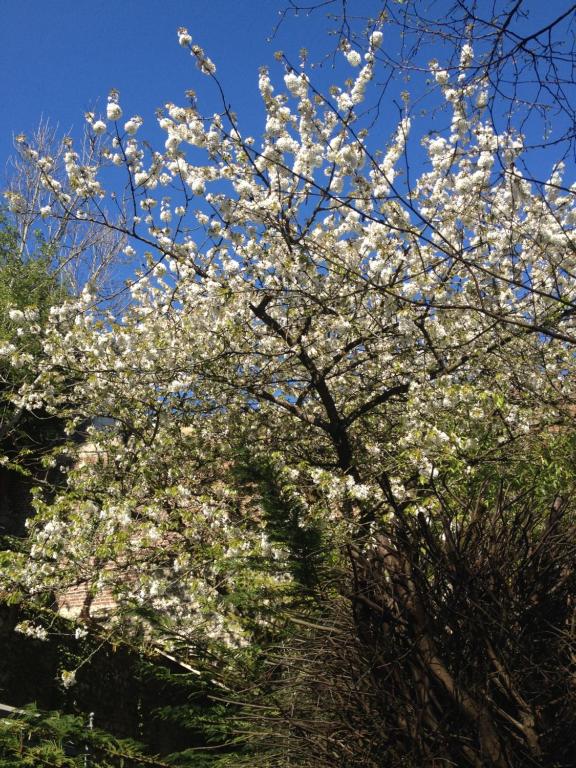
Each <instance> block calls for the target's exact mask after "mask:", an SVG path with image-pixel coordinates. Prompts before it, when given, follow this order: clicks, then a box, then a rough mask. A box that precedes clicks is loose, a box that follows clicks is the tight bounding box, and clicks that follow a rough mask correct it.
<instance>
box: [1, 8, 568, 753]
mask: <svg viewBox="0 0 576 768" xmlns="http://www.w3.org/2000/svg"><path fill="white" fill-rule="evenodd" d="M392 5H393V4H392ZM392 5H391V4H388V6H390V8H391V7H392ZM396 5H401V4H400V3H397V4H396ZM408 6H409V9H411V11H414V8H415V6H414V5H413V4H412V3H409V4H408ZM506 7H507V8H508V6H506ZM519 7H520V3H517V4H516V8H515V9H512V7H510V8H509V9H508V12H509V14H510V16H509V19H508V17H506V16H504V17H499V18H501V19H502V18H503V21H501V22H499V24H500V26H498V27H497V31H498V32H499V34H500V37H501V40H500V42H498V41H496V43H495V44H494V47H493V48H491V47H490V46H486V40H485V39H484V38H482V36H481V35H480V34H478V36H477V37H475V34H474V33H475V30H477V29H478V27H477V26H476V27H474V26H473V25H472V26H470V27H469V29H468V34H467V37H465V39H463V40H462V41H459V42H458V51H457V59H455V58H454V54H455V51H454V50H453V49H452V50H451V54H452V55H451V58H450V59H449V60H448V61H446V62H442V61H439V60H438V59H435V60H433V61H432V62H431V63H430V65H429V78H430V86H429V87H430V90H429V94H428V95H429V97H430V98H431V99H435V104H434V110H433V111H432V112H430V113H429V115H430V114H437V115H440V116H441V119H439V120H436V121H435V122H433V123H432V130H430V123H429V122H426V121H425V119H424V118H422V117H420V118H419V117H418V116H417V115H412V114H410V108H409V102H408V99H406V101H405V105H404V108H403V111H402V114H401V115H400V117H399V119H398V121H397V122H396V124H395V125H391V124H389V123H387V124H386V130H387V135H386V138H385V139H384V140H383V139H382V135H383V134H382V123H381V122H377V121H375V118H374V104H375V103H378V100H379V99H381V98H385V94H384V96H382V92H381V87H380V85H379V80H378V77H379V74H378V73H379V67H380V66H381V65H382V61H381V59H382V54H381V51H382V50H383V47H384V48H385V45H386V31H387V24H388V23H389V20H388V19H387V18H386V14H384V13H383V14H381V16H380V18H379V19H377V20H373V21H369V22H368V26H367V27H363V30H362V34H363V35H364V36H363V38H362V41H361V44H360V43H359V42H358V41H359V40H360V37H358V36H357V37H355V36H354V35H344V34H343V35H342V36H341V38H340V40H339V50H338V51H337V52H336V55H338V56H340V57H341V59H342V63H343V65H344V66H345V67H346V68H347V74H346V77H345V78H344V80H343V81H342V82H340V83H338V84H334V85H333V86H332V87H331V88H329V89H328V90H320V89H319V88H318V87H317V86H316V85H315V82H314V77H313V75H312V74H309V70H308V69H307V68H306V66H305V59H304V58H303V61H302V63H301V65H298V66H296V65H293V64H291V63H289V62H288V60H287V59H286V57H284V56H283V55H282V54H279V55H278V56H277V59H278V61H277V63H276V65H275V67H274V68H271V69H270V70H268V69H266V68H263V69H262V70H261V72H260V77H259V88H260V93H261V97H262V102H263V106H264V109H265V115H266V117H265V125H264V127H263V132H262V136H261V137H260V138H258V139H255V138H253V137H251V136H247V135H245V134H244V133H243V130H242V124H241V119H240V118H239V117H237V115H236V114H235V113H234V112H233V111H232V109H231V107H230V106H229V103H228V101H227V98H226V97H225V96H224V91H223V88H222V85H221V84H220V82H219V80H218V76H217V72H216V66H215V64H214V63H213V62H212V61H211V59H210V58H209V56H208V54H207V53H206V52H205V51H204V50H203V49H202V48H201V47H200V45H198V44H197V43H196V42H195V40H194V39H193V38H192V35H191V34H190V33H189V32H188V30H186V29H185V28H181V29H180V30H179V31H178V42H179V43H180V45H181V46H182V47H183V48H184V49H185V51H188V52H189V53H190V54H191V55H192V57H193V59H194V60H195V62H196V64H197V66H198V68H199V70H200V73H201V74H202V75H203V76H205V77H207V78H209V79H211V80H212V81H213V84H214V87H215V89H216V91H217V92H218V93H221V94H222V104H221V109H220V111H219V112H218V113H217V114H213V115H206V114H204V113H203V112H202V106H201V105H199V104H196V101H195V99H193V98H191V97H190V98H188V99H187V100H186V101H185V102H183V103H182V104H181V105H176V104H172V103H170V104H166V105H165V106H164V107H162V108H161V109H160V110H159V112H158V115H157V119H158V125H159V128H160V129H161V131H162V132H163V133H164V138H165V143H164V147H163V148H161V149H155V148H154V147H153V145H152V144H151V143H150V142H149V141H147V140H146V139H144V138H140V137H141V135H142V134H143V133H144V131H145V127H144V126H145V123H144V124H143V121H142V119H141V118H139V117H128V119H126V116H124V115H123V112H122V106H121V98H120V94H118V92H117V91H111V93H110V94H109V97H108V102H107V107H106V111H105V114H104V115H96V114H93V113H89V114H88V115H87V124H88V127H89V130H90V132H91V133H90V137H91V138H90V152H89V161H87V162H85V161H84V160H83V159H82V157H81V154H80V153H79V152H77V151H76V150H75V149H74V148H73V146H72V144H70V145H69V146H68V147H67V149H66V152H65V154H64V157H63V160H64V165H65V175H64V176H63V177H57V176H56V175H55V174H54V173H53V162H52V160H51V158H50V157H46V156H42V155H40V154H39V153H38V152H37V151H36V150H35V148H34V147H33V146H31V145H29V144H28V143H27V141H26V140H25V139H24V138H22V139H21V142H20V149H21V152H22V153H23V156H25V157H27V158H28V159H29V160H31V161H33V162H34V163H35V165H36V167H37V168H38V174H39V178H40V180H41V185H42V188H43V190H44V192H45V194H46V195H47V196H48V198H49V202H48V203H47V205H46V207H43V214H42V215H45V216H47V217H53V218H54V219H55V220H64V221H66V222H78V223H79V225H81V226H86V225H90V226H91V227H94V228H96V229H98V228H102V229H103V230H105V231H112V232H114V233H115V234H116V235H117V236H119V237H120V238H121V239H122V242H123V248H124V253H125V254H126V255H128V257H133V256H136V255H139V256H141V257H142V260H143V261H144V265H143V266H142V267H141V268H140V269H139V270H137V271H135V272H134V274H131V275H130V276H129V277H128V279H127V281H126V289H125V297H124V298H123V300H122V302H121V303H117V302H116V303H114V304H111V303H110V302H109V301H108V300H107V299H106V297H103V296H102V295H99V293H98V291H97V288H96V286H95V285H94V283H93V282H92V283H88V284H87V285H86V286H85V287H84V289H83V291H82V292H81V293H80V294H79V295H77V296H74V297H70V298H69V299H66V300H64V301H62V302H61V303H59V304H58V305H57V306H54V307H53V308H52V309H51V310H50V312H49V314H48V317H47V319H46V322H45V324H44V325H43V326H42V327H40V326H38V327H37V326H35V325H34V322H33V321H32V319H31V318H28V317H27V316H26V310H20V309H17V308H15V309H13V310H11V313H12V314H11V315H10V317H11V318H12V316H13V320H14V322H16V320H17V321H18V322H21V324H22V327H24V328H25V329H26V332H27V333H30V334H33V335H34V338H35V341H34V344H35V354H34V356H33V362H34V377H33V378H26V380H24V381H22V382H21V386H20V387H19V391H18V393H17V394H15V395H14V396H13V397H12V403H13V407H14V408H17V409H23V410H27V411H30V412H33V411H34V410H36V409H39V408H42V409H43V410H45V412H46V413H48V414H53V415H54V416H57V417H58V418H61V419H65V420H66V421H67V425H68V426H67V428H68V431H69V433H70V434H72V433H73V432H74V430H75V429H77V428H78V427H79V425H86V424H91V426H90V427H88V430H87V433H88V435H89V442H88V443H86V444H84V445H83V446H81V447H78V446H74V445H73V444H70V445H68V446H67V447H66V448H64V449H63V448H62V447H61V446H60V447H59V448H58V453H57V454H55V455H54V459H53V460H54V461H55V462H56V461H59V460H60V459H59V458H58V457H60V456H62V455H65V456H67V457H69V463H70V467H71V468H70V469H69V470H68V471H67V472H66V482H65V483H63V484H62V485H61V486H60V487H59V488H56V489H55V490H54V491H53V492H51V493H50V494H47V495H45V497H44V498H42V497H41V496H38V498H37V502H36V515H35V517H34V519H33V521H32V522H31V525H30V536H29V548H28V550H27V551H26V552H17V553H16V552H14V553H10V554H9V555H7V557H6V558H5V567H4V581H5V583H6V588H7V589H10V590H11V592H12V595H13V597H14V599H20V600H26V601H28V602H29V603H30V602H31V603H36V604H38V605H42V606H44V607H45V606H47V605H50V604H51V605H52V606H53V608H54V610H57V609H58V606H59V605H61V602H62V596H63V595H66V593H67V590H70V589H72V588H74V589H82V590H84V592H83V594H84V600H83V604H82V606H81V608H80V610H79V611H78V614H77V620H78V621H79V622H80V623H81V624H82V625H83V626H84V627H86V629H89V630H93V631H98V632H99V631H102V628H103V627H104V628H105V631H106V632H108V633H110V635H109V636H110V637H113V638H114V639H115V641H123V642H129V643H131V644H139V645H141V646H142V647H147V648H154V649H156V651H157V652H160V653H162V654H165V655H166V654H167V655H168V656H169V657H170V658H171V659H172V660H175V661H176V663H178V664H180V665H181V667H182V668H183V669H186V670H189V671H192V672H198V673H199V674H200V675H208V676H209V679H210V680H211V681H212V684H213V685H214V686H215V687H216V688H218V687H219V686H221V688H220V690H219V691H218V690H216V692H215V693H214V691H213V696H214V697H215V698H216V699H217V698H218V697H219V696H220V697H221V698H223V699H225V700H226V701H227V702H229V703H230V702H233V703H234V706H235V707H236V706H237V707H238V710H234V711H235V713H236V712H239V713H240V714H238V715H237V716H238V718H239V722H238V723H237V724H236V726H235V727H236V728H237V732H239V733H244V735H245V736H246V732H249V733H251V734H252V737H253V739H254V741H255V742H257V743H258V744H259V746H256V747H246V749H249V750H252V751H249V752H248V753H247V754H248V756H247V757H246V759H247V760H248V761H251V762H250V764H259V763H258V762H257V761H258V760H260V761H261V764H262V765H278V766H284V765H286V766H287V765H293V764H294V765H295V764H297V765H299V766H300V765H301V766H307V765H312V764H314V765H317V766H318V765H326V766H328V765H342V766H400V765H419V766H423V765H426V766H434V765H439V764H440V763H439V761H441V760H452V761H456V763H457V764H458V765H463V766H464V765H466V766H482V765H494V766H498V768H506V767H509V766H516V765H529V764H532V765H550V766H552V765H568V762H566V761H567V760H569V755H570V754H571V751H572V750H573V748H574V743H573V737H571V736H570V735H569V731H570V729H571V728H572V726H573V724H574V723H573V719H574V716H573V713H572V714H570V706H571V705H572V704H573V701H574V695H575V691H574V686H573V683H571V682H570V680H571V679H572V678H573V671H574V670H573V665H574V661H573V658H574V657H573V648H574V632H573V618H574V617H573V605H574V602H573V596H574V567H573V555H574V545H573V532H574V522H575V521H574V509H573V503H572V489H573V485H574V473H573V461H574V447H575V446H574V432H573V427H572V420H573V416H572V415H573V408H574V385H573V381H574V365H575V356H574V344H575V342H576V328H575V311H574V307H575V299H576V295H575V294H576V281H575V274H574V269H575V264H576V262H575V259H574V254H575V252H576V245H575V242H574V226H575V223H576V200H575V197H574V190H573V185H572V182H571V179H570V178H569V175H570V173H571V166H570V164H569V163H565V162H563V161H560V160H558V161H555V162H553V163H552V164H550V166H549V167H548V168H547V171H546V177H545V178H546V180H545V181H544V180H542V181H540V180H538V181H537V180H535V179H534V177H532V176H530V175H529V174H528V173H527V171H526V168H527V164H528V161H529V159H530V158H529V155H530V151H531V150H530V147H529V146H528V145H529V144H530V143H531V139H530V140H528V139H527V134H526V132H524V131H523V125H522V123H521V122H516V121H515V120H514V119H512V118H511V119H510V120H509V121H507V122H506V124H504V125H500V123H499V121H498V120H497V119H495V104H496V103H497V102H495V99H497V98H498V96H499V94H498V92H497V91H496V90H495V82H494V80H493V79H491V76H492V74H493V72H494V68H495V67H496V68H498V67H504V63H505V60H507V59H510V58H514V57H515V56H516V54H518V57H519V59H518V60H520V59H521V58H522V57H524V56H525V55H530V54H529V53H527V51H530V50H531V49H530V47H529V43H530V38H529V37H528V38H519V39H518V40H516V42H514V40H515V38H514V35H515V33H514V32H513V31H511V27H510V23H511V21H512V19H513V17H514V14H515V13H516V11H518V9H519ZM390 8H389V9H388V10H390ZM466 9H467V12H468V16H466V19H465V20H467V21H468V23H470V19H471V18H472V17H471V16H470V14H472V10H471V9H470V8H468V5H466ZM566 17H567V16H566V15H563V16H562V17H558V18H560V21H558V20H557V21H556V22H555V23H561V21H562V20H563V19H564V18H566ZM474 18H475V19H476V17H474ZM450 19H451V22H450V23H453V26H452V27H451V29H452V30H453V29H455V28H457V23H458V24H459V23H460V21H461V19H460V18H459V17H458V18H456V17H454V16H452V17H450ZM476 21H477V22H478V24H480V22H479V21H478V19H476ZM424 23H425V20H424ZM486 25H488V22H487V21H482V23H481V25H480V26H481V27H482V28H484V27H486ZM488 26H489V25H488ZM467 28H468V27H467ZM426 29H427V31H429V32H430V31H434V30H435V29H436V27H433V26H430V27H428V28H426ZM358 34H360V33H358ZM438 34H440V33H439V32H438ZM539 34H540V33H539ZM542 34H543V33H542ZM533 39H536V40H539V39H540V37H539V36H536V37H535V38H533ZM447 40H448V41H450V42H452V41H451V38H450V36H448V37H447ZM511 40H512V43H511V42H510V41H511ZM504 43H506V44H504ZM510 45H512V49H510ZM514 45H516V48H514ZM496 55H497V56H498V57H499V58H498V59H497V63H495V62H496V59H495V56H496ZM498 71H503V70H498ZM516 82H517V84H518V85H519V84H520V83H521V80H520V79H518V80H517V81H516ZM556 95H557V93H556ZM510 98H512V99H516V98H518V99H520V100H521V99H522V98H523V97H522V95H514V96H511V97H510ZM525 98H531V95H530V94H529V93H528V95H526V96H525ZM498 103H501V102H498ZM428 117H429V116H428ZM427 119H428V118H427ZM374 126H377V129H376V128H375V127H374ZM414 133H415V134H416V135H417V136H418V137H419V138H420V142H419V144H420V146H421V150H420V151H421V153H423V154H422V159H420V160H419V161H418V162H417V164H416V166H415V167H414V166H413V165H411V163H410V162H409V160H410V147H411V146H412V142H413V139H412V136H413V134H414ZM10 203H11V205H12V207H14V206H16V208H17V207H18V206H20V205H22V203H23V198H22V197H21V196H19V195H18V194H17V193H12V195H11V197H10ZM10 301H12V299H10ZM18 313H19V314H18ZM4 354H5V355H6V354H7V353H6V352H4ZM9 354H10V356H11V357H10V360H11V364H12V365H16V366H18V365H22V364H24V363H27V362H32V361H31V360H30V358H29V357H27V356H26V355H27V353H26V351H25V350H24V349H13V350H12V349H11V350H10V351H9ZM102 594H107V595H109V596H110V607H109V609H108V610H107V611H104V612H102V611H98V610H96V605H97V601H98V596H101V595H102ZM271 669H272V670H273V671H272V672H271V671H270V670H271ZM266 670H268V671H266ZM247 680H251V681H252V682H251V683H250V686H249V689H250V690H248V691H247V690H246V686H247V682H246V681H247ZM318 691H321V692H322V693H323V695H324V697H325V699H324V700H322V697H320V696H319V695H316V693H317V692H318ZM344 691H348V693H347V694H345V693H344ZM242 705H243V706H244V709H242ZM258 707H261V708H262V709H261V710H259V709H258ZM248 713H250V714H248ZM235 716H236V715H235ZM245 721H248V722H249V724H248V725H243V723H244V722H245ZM271 733H274V736H273V737H271V736H270V734H271ZM277 738H280V739H281V741H280V744H281V747H280V748H279V747H278V744H277V743H275V739H277ZM248 742H249V743H250V744H252V743H253V742H252V741H250V739H248ZM225 759H229V757H225ZM233 759H234V760H236V761H237V762H236V763H234V762H232V763H230V764H238V765H240V764H242V762H241V761H242V759H243V757H242V756H241V755H239V754H236V755H235V756H234V758H233ZM190 764H191V765H193V764H194V763H193V762H192V763H190Z"/></svg>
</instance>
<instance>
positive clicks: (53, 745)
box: [0, 707, 163, 768]
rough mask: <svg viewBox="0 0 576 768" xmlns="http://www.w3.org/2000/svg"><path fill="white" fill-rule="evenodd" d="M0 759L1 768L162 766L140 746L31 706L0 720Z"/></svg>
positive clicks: (76, 719) (83, 722)
mask: <svg viewBox="0 0 576 768" xmlns="http://www.w3.org/2000/svg"><path fill="white" fill-rule="evenodd" d="M0 758H1V759H2V765H3V766H5V768H16V766H31V767H32V766H58V768H78V767H79V766H82V767H83V768H84V767H85V766H90V767H91V768H136V766H144V765H149V766H162V765H163V764H162V763H161V762H158V761H156V760H155V759H154V758H152V757H147V756H146V755H145V754H144V753H143V751H142V747H141V745H140V744H138V743H137V742H135V741H133V740H131V739H117V738H115V737H114V736H112V735H111V734H109V733H107V732H105V731H102V730H100V729H98V728H92V727H90V725H89V722H87V720H86V718H85V717H79V716H78V715H69V714H62V713H61V712H48V713H41V712H38V711H36V710H35V709H34V708H33V707H30V708H28V709H27V710H18V711H16V712H15V713H14V714H13V715H12V716H11V717H10V718H5V719H4V720H0Z"/></svg>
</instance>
